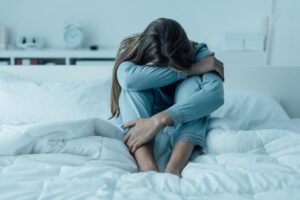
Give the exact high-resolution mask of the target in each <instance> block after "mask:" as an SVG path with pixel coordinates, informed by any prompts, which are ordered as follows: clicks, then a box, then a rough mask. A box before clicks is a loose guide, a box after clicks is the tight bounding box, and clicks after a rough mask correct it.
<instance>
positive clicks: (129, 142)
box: [127, 137, 136, 151]
mask: <svg viewBox="0 0 300 200" xmlns="http://www.w3.org/2000/svg"><path fill="white" fill-rule="evenodd" d="M135 142H136V138H133V137H132V138H130V140H128V142H127V146H128V148H129V149H130V151H131V149H132V147H133V145H134V143H135Z"/></svg>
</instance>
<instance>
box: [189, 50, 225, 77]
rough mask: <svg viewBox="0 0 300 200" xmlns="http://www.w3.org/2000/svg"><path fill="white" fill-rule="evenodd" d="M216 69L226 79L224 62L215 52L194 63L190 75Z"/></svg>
mask: <svg viewBox="0 0 300 200" xmlns="http://www.w3.org/2000/svg"><path fill="white" fill-rule="evenodd" d="M212 71H215V72H217V73H218V75H219V76H220V77H221V79H222V80H223V81H224V66H223V63H222V62H221V61H220V60H218V59H217V58H216V57H215V54H214V53H211V54H209V55H208V56H207V57H205V58H203V59H201V60H200V61H198V62H196V63H194V64H193V65H192V67H191V70H190V72H189V73H188V74H189V75H202V74H205V73H207V72H212Z"/></svg>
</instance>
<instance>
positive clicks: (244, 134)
mask: <svg viewBox="0 0 300 200" xmlns="http://www.w3.org/2000/svg"><path fill="white" fill-rule="evenodd" d="M12 127H15V128H14V129H12ZM76 127H84V128H82V129H78V128H76ZM223 127H225V126H223ZM58 130H59V131H61V133H67V134H57V133H58ZM108 132H109V133H111V134H107V133H108ZM7 133H10V134H13V133H16V134H15V135H16V136H17V137H10V142H11V146H6V148H2V149H0V153H2V156H0V199H1V200H2V199H7V200H11V199H30V200H31V199H91V200H92V199H172V200H173V199H222V200H224V199H230V200H233V199H262V200H266V199H272V200H273V199H275V200H276V199H280V200H283V199H288V200H290V199H295V200H299V198H300V134H299V133H295V132H292V131H287V130H281V129H262V130H248V131H235V130H228V129H226V128H217V127H214V129H212V130H211V131H210V132H209V134H208V137H207V149H206V151H207V154H205V155H200V156H197V157H195V158H193V160H192V161H191V162H189V164H188V165H187V166H186V167H185V168H184V170H183V172H182V178H181V179H180V178H179V177H177V176H175V175H171V174H166V173H156V172H144V173H136V172H137V167H136V163H135V161H134V159H133V158H132V156H131V155H130V153H129V152H128V150H127V148H126V146H125V145H124V143H123V142H122V141H121V140H120V136H121V135H122V133H121V132H120V129H119V128H117V127H114V126H112V125H111V124H110V123H108V122H106V121H104V120H99V119H86V120H73V121H67V122H58V123H55V122H52V123H42V124H40V123H37V124H34V125H29V126H10V127H8V126H6V128H4V127H3V126H2V130H1V134H2V138H3V137H4V135H5V134H7ZM24 135H31V136H34V137H31V138H29V139H27V140H19V139H20V138H22V137H23V138H24ZM62 135H63V136H62ZM62 139H63V142H62ZM26 142H27V143H26ZM25 143H26V144H31V145H29V146H30V147H31V148H26V150H27V153H30V154H23V155H12V154H20V153H24V152H25V151H22V152H19V151H18V148H17V147H18V146H19V147H20V146H22V144H25ZM16 144H21V145H16ZM23 150H24V149H23ZM5 154H10V155H6V156H3V155H5Z"/></svg>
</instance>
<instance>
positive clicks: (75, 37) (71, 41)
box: [64, 27, 83, 48]
mask: <svg viewBox="0 0 300 200" xmlns="http://www.w3.org/2000/svg"><path fill="white" fill-rule="evenodd" d="M64 40H65V42H66V44H67V45H68V47H71V48H76V47H79V46H80V44H81V42H82V40H83V33H82V31H81V29H80V28H77V27H70V28H67V29H65V32H64Z"/></svg>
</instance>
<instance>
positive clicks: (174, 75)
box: [117, 61, 187, 91]
mask: <svg viewBox="0 0 300 200" xmlns="http://www.w3.org/2000/svg"><path fill="white" fill-rule="evenodd" d="M186 77H187V72H182V71H176V70H174V69H172V68H169V67H164V66H148V65H136V64H135V63H133V62H130V61H125V62H122V63H121V64H120V65H119V67H118V71H117V78H118V81H119V84H120V86H121V87H122V88H123V89H125V90H128V91H140V90H146V89H150V88H158V87H163V86H167V85H170V84H172V83H174V82H176V81H178V80H181V79H184V78H186Z"/></svg>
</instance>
